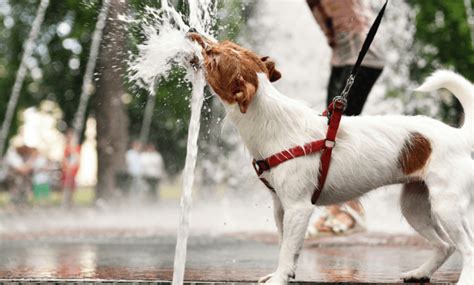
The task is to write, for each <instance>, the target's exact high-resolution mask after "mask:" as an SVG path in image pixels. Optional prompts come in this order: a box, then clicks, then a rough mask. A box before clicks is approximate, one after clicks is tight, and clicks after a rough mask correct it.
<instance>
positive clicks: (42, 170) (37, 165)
mask: <svg viewBox="0 0 474 285" xmlns="http://www.w3.org/2000/svg"><path fill="white" fill-rule="evenodd" d="M30 163H31V167H32V171H33V178H32V182H33V195H34V197H35V199H36V200H39V201H40V202H42V201H44V200H45V199H47V198H48V197H49V194H50V192H51V177H50V174H51V171H52V169H51V165H50V162H49V160H48V159H47V158H46V157H45V156H44V155H42V154H41V153H40V152H39V150H38V149H36V148H33V149H32V153H31V159H30Z"/></svg>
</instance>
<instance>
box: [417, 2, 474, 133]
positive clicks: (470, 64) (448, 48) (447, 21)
mask: <svg viewBox="0 0 474 285" xmlns="http://www.w3.org/2000/svg"><path fill="white" fill-rule="evenodd" d="M471 1H472V0H471ZM409 3H410V4H411V5H413V7H414V8H415V9H416V11H417V14H416V34H415V50H416V55H417V58H416V59H415V61H414V62H413V64H412V67H411V76H412V79H414V80H416V81H418V82H420V81H422V80H423V79H424V78H425V77H426V76H428V75H429V74H430V73H431V72H433V70H436V69H438V68H441V67H444V68H450V69H454V70H456V71H457V72H459V73H460V74H462V75H463V76H465V77H466V78H467V79H469V80H470V81H471V82H472V81H474V47H473V46H472V44H471V40H470V30H469V25H468V21H467V14H466V10H465V6H464V3H463V1H461V0H459V1H443V0H433V1H423V0H413V1H409ZM473 3H474V2H473ZM460 109H461V108H460V105H459V102H458V101H457V100H455V99H454V98H453V100H452V101H451V100H450V101H443V102H441V110H440V111H441V114H440V115H441V117H442V118H443V119H444V120H445V121H446V122H448V123H451V124H457V123H458V122H459V120H460V113H461V112H460Z"/></svg>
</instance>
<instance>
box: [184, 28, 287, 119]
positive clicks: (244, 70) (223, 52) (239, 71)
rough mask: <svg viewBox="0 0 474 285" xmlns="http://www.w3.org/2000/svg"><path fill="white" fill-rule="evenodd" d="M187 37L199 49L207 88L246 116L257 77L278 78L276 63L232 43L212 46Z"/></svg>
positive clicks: (189, 35)
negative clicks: (199, 47)
mask: <svg viewBox="0 0 474 285" xmlns="http://www.w3.org/2000/svg"><path fill="white" fill-rule="evenodd" d="M188 37H189V38H190V39H191V40H193V41H195V42H197V43H198V44H199V45H201V46H202V54H203V58H204V62H203V64H202V66H203V67H204V69H205V71H206V79H207V82H208V84H209V85H210V86H211V88H212V89H213V90H214V92H215V93H217V95H219V97H221V99H222V100H223V101H224V102H226V103H228V104H238V105H239V108H240V111H241V112H242V113H245V112H246V111H247V109H248V107H249V105H250V102H252V99H253V97H254V96H255V94H256V92H257V89H258V77H257V73H265V74H267V76H268V79H269V80H270V81H271V82H273V81H276V80H278V79H280V78H281V73H280V72H279V71H278V70H276V68H275V62H274V61H273V60H272V59H270V58H269V57H268V56H266V57H259V56H257V55H256V54H255V53H254V52H252V51H250V50H248V49H245V48H243V47H241V46H238V45H236V44H235V43H233V42H230V41H225V42H222V43H218V42H213V41H210V40H208V39H206V38H205V37H203V36H201V35H199V34H197V33H188Z"/></svg>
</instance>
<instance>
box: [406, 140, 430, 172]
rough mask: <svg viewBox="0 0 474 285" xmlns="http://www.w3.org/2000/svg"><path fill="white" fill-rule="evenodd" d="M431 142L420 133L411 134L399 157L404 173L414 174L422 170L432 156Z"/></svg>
mask: <svg viewBox="0 0 474 285" xmlns="http://www.w3.org/2000/svg"><path fill="white" fill-rule="evenodd" d="M431 151H432V149H431V143H430V141H429V140H428V139H427V138H426V137H425V136H423V135H422V134H420V133H418V132H414V133H410V137H409V138H408V139H407V140H406V141H405V144H404V145H403V148H402V149H401V151H400V155H399V157H398V163H399V165H400V168H401V169H402V171H403V173H405V174H407V175H408V174H412V173H414V172H415V171H418V170H420V169H422V168H423V167H424V166H425V165H426V162H427V161H428V158H429V157H430V155H431Z"/></svg>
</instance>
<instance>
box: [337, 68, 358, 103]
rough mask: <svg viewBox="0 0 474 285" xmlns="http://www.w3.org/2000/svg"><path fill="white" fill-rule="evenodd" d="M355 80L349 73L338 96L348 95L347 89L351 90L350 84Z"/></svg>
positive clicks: (345, 96)
mask: <svg viewBox="0 0 474 285" xmlns="http://www.w3.org/2000/svg"><path fill="white" fill-rule="evenodd" d="M354 81H355V75H354V74H351V75H349V78H347V81H346V85H345V86H344V89H343V90H342V92H341V95H340V97H342V98H344V99H346V98H347V96H348V95H349V91H351V88H352V85H353V84H354Z"/></svg>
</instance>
